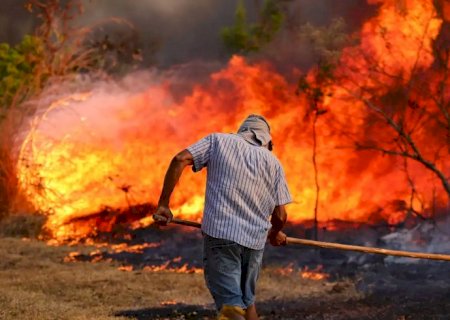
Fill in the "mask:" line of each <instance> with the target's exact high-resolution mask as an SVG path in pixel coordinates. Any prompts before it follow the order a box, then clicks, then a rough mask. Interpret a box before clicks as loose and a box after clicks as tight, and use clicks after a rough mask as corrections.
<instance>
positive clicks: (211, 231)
mask: <svg viewBox="0 0 450 320" xmlns="http://www.w3.org/2000/svg"><path fill="white" fill-rule="evenodd" d="M187 150H188V151H189V152H190V153H191V154H192V156H193V158H194V165H193V167H192V170H193V171H194V172H197V171H199V170H201V169H202V168H203V167H207V178H206V199H205V209H204V214H203V221H202V231H203V232H204V233H206V234H207V235H209V236H211V237H214V238H220V239H227V240H231V241H234V242H237V243H239V244H240V245H242V246H245V247H248V248H251V249H258V250H259V249H263V248H264V244H265V242H266V238H267V232H268V230H269V228H270V226H271V224H270V222H269V218H270V215H271V214H272V212H273V210H274V209H275V206H279V205H284V204H287V203H289V202H291V195H290V194H289V190H288V187H287V183H286V179H285V176H284V172H283V169H282V167H281V164H280V162H279V161H278V159H277V158H276V157H275V156H274V155H273V154H272V153H271V152H270V151H269V150H267V149H266V148H263V147H260V146H255V145H252V144H250V143H248V142H247V141H246V140H244V138H243V137H242V136H240V135H239V134H223V133H213V134H210V135H208V136H206V137H205V138H203V139H202V140H200V141H198V142H197V143H195V144H193V145H192V146H190V147H188V148H187Z"/></svg>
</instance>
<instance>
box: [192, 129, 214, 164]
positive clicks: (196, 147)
mask: <svg viewBox="0 0 450 320" xmlns="http://www.w3.org/2000/svg"><path fill="white" fill-rule="evenodd" d="M213 141H214V135H213V134H210V135H208V136H206V137H204V138H203V139H201V140H199V141H197V142H196V143H194V144H193V145H191V146H189V147H188V148H187V150H188V151H189V152H190V153H191V154H192V158H193V159H194V164H193V166H192V171H194V172H197V171H200V170H201V169H202V168H203V167H206V165H207V164H208V162H209V159H210V156H211V150H212V147H213Z"/></svg>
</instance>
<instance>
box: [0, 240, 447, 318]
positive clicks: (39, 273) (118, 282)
mask: <svg viewBox="0 0 450 320" xmlns="http://www.w3.org/2000/svg"><path fill="white" fill-rule="evenodd" d="M93 249H94V248H91V247H89V246H85V245H84V246H81V245H79V246H75V247H73V246H71V247H68V246H49V245H47V244H45V243H44V242H41V241H37V240H21V239H18V238H0V257H1V259H0V283H1V286H0V319H214V314H215V313H214V308H213V305H212V299H211V297H210V296H209V293H208V291H207V290H206V288H205V285H204V282H203V275H202V274H200V273H176V272H169V271H160V272H151V271H143V270H142V269H141V270H139V269H138V270H136V271H120V270H118V267H119V266H120V264H119V263H118V262H117V261H99V262H96V263H93V262H92V261H91V262H88V261H86V262H79V261H77V262H66V261H65V258H66V257H67V256H68V254H69V253H70V252H73V251H78V252H80V253H84V254H86V255H89V254H91V253H90V252H92V250H93ZM348 267H349V268H351V266H348ZM445 271H447V274H445ZM380 272H381V275H382V277H381V280H380V279H378V278H379V277H378V276H377V274H380ZM383 272H384V271H382V270H378V271H376V270H367V271H366V272H364V273H362V274H359V273H358V272H356V273H354V275H353V276H350V277H336V276H334V277H332V278H333V279H328V280H310V279H303V278H301V277H300V276H299V274H298V273H295V272H294V273H291V274H287V275H283V274H280V272H279V270H278V268H274V267H271V266H266V267H265V268H264V270H263V272H262V275H261V278H260V281H259V284H258V303H257V307H258V310H259V313H260V316H261V319H333V320H334V319H342V320H343V319H395V320H406V319H450V285H449V282H450V281H447V282H446V281H442V279H450V265H449V266H448V267H447V266H445V267H444V269H443V271H442V272H443V273H444V274H443V275H442V277H438V278H439V279H436V278H433V277H431V278H430V279H419V280H420V281H419V280H418V282H417V281H415V282H414V285H409V284H410V282H409V280H408V279H409V278H408V277H407V276H403V278H402V276H399V275H397V276H395V275H394V276H392V275H389V276H388V275H387V274H386V275H385V274H382V273H383ZM399 272H400V273H401V274H403V275H404V273H403V272H401V271H400V270H399ZM373 277H375V280H374V278H373ZM389 277H390V278H389ZM380 281H381V282H380ZM396 281H397V282H398V283H397V284H401V285H395V282H396Z"/></svg>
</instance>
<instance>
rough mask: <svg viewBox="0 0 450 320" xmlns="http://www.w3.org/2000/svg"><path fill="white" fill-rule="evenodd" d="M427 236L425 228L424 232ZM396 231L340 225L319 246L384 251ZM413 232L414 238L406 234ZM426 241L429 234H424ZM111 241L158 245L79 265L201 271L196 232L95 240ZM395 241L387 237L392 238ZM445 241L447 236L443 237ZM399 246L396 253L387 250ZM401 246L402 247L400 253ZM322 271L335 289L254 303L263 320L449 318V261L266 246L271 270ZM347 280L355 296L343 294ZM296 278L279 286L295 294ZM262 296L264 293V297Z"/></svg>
mask: <svg viewBox="0 0 450 320" xmlns="http://www.w3.org/2000/svg"><path fill="white" fill-rule="evenodd" d="M424 230H426V232H430V229H429V228H425V229H424ZM394 231H395V230H392V228H390V227H388V226H382V227H380V226H378V227H376V228H374V227H370V226H358V227H355V226H347V228H345V227H343V226H341V227H340V228H338V229H337V231H326V230H323V229H322V230H321V232H320V234H319V237H320V240H324V241H336V242H340V243H348V244H357V245H367V246H378V247H386V246H390V247H391V248H392V245H395V242H391V243H385V241H383V239H384V238H383V236H385V235H387V234H392V233H393V232H394ZM413 231H414V232H415V233H414V237H416V238H418V239H417V241H416V240H414V237H411V236H410V233H412V232H413ZM413 231H411V232H409V233H407V235H408V236H409V237H408V239H409V241H412V240H414V242H423V240H424V239H423V238H424V235H423V234H421V232H418V231H417V228H416V229H414V230H413ZM286 233H287V234H288V235H289V236H298V237H305V235H306V236H308V233H309V230H305V229H304V228H302V227H300V226H288V227H287V229H286ZM425 236H426V235H425ZM102 237H106V238H105V239H103V240H107V241H108V242H110V243H111V242H112V243H114V242H119V243H120V242H124V241H126V242H128V244H130V245H133V244H142V243H158V244H159V245H158V246H155V247H150V248H146V249H144V250H143V252H141V253H133V252H125V251H122V252H112V251H108V250H100V251H98V252H97V253H95V254H90V255H89V254H85V255H82V254H80V255H78V256H76V257H75V259H76V260H78V261H89V260H93V259H102V260H103V259H111V260H113V261H116V262H119V263H121V264H123V265H124V266H130V265H131V266H133V269H134V270H140V269H142V268H144V267H146V266H157V265H163V264H167V262H168V261H170V263H168V264H167V266H168V267H180V266H182V265H184V264H187V265H188V266H189V268H191V267H201V252H202V241H201V238H202V236H201V233H200V232H199V231H198V230H194V231H193V230H192V229H189V228H187V227H177V226H170V227H167V228H164V229H158V228H154V227H149V228H145V229H138V230H134V231H130V233H127V236H126V237H125V238H126V240H124V239H125V238H123V237H122V236H120V235H115V236H111V234H110V233H109V234H106V235H100V237H99V238H102ZM391 238H392V237H391ZM443 239H445V238H443ZM392 249H397V248H395V247H394V248H392ZM401 249H404V248H401ZM318 265H320V266H322V268H323V271H324V272H326V273H327V274H328V275H329V278H328V279H327V280H326V282H328V283H330V284H331V285H332V287H331V289H330V290H324V291H323V292H322V293H320V292H319V293H318V294H316V295H314V296H311V297H291V298H287V297H286V296H282V297H281V296H277V294H274V295H273V296H272V297H270V298H266V299H264V300H262V301H258V302H257V307H258V311H259V314H260V316H261V319H333V320H334V319H336V320H338V319H339V320H340V319H342V320H344V319H396V320H402V319H450V262H439V261H429V260H415V259H407V258H393V257H385V256H381V255H369V254H361V253H354V252H344V251H334V250H328V249H313V248H308V247H303V246H288V247H278V248H274V247H270V246H267V248H266V252H265V256H264V260H263V266H264V267H265V268H274V269H275V270H277V269H280V270H286V269H288V268H289V269H291V270H294V271H295V270H297V271H298V270H302V269H303V268H305V267H308V268H309V269H315V268H316V267H317V266H318ZM349 283H351V286H353V287H354V290H355V293H352V294H347V293H346V292H347V291H348V290H347V289H348V288H347V286H348V285H349ZM296 285H297V284H296V283H295V281H287V282H286V283H283V285H282V288H281V289H279V288H278V289H277V290H286V291H290V290H293V288H294V286H296ZM266 296H267V295H266ZM214 314H215V313H214V308H213V306H212V305H190V304H183V303H176V304H170V305H167V306H159V307H153V308H136V309H125V310H120V311H118V312H116V313H115V315H116V316H122V317H127V318H130V319H213V318H214Z"/></svg>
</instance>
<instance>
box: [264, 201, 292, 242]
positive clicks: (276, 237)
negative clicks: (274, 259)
mask: <svg viewBox="0 0 450 320" xmlns="http://www.w3.org/2000/svg"><path fill="white" fill-rule="evenodd" d="M286 220H287V213H286V208H285V206H284V205H281V206H276V207H275V209H274V210H273V213H272V219H271V220H270V223H271V224H272V228H271V229H270V231H269V235H268V238H269V241H270V244H271V245H273V246H282V245H286V234H284V232H281V229H283V227H284V225H285V223H286Z"/></svg>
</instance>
